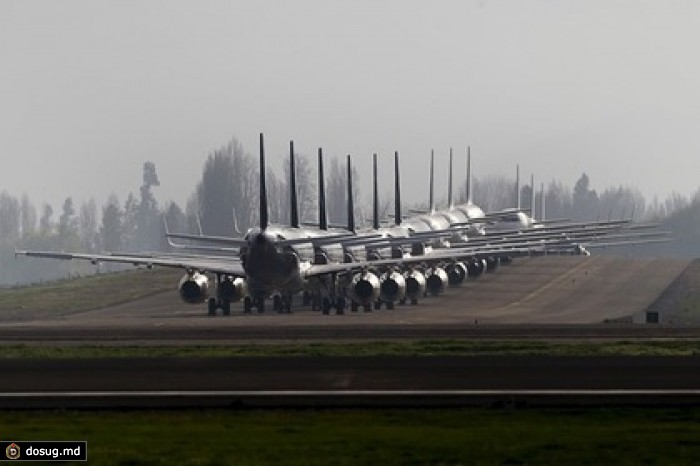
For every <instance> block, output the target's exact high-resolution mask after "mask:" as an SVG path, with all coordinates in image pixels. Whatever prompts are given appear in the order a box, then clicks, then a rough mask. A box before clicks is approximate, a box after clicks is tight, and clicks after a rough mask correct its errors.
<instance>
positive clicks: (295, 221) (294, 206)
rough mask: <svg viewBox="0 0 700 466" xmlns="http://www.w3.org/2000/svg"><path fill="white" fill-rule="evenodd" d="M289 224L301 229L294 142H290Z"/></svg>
mask: <svg viewBox="0 0 700 466" xmlns="http://www.w3.org/2000/svg"><path fill="white" fill-rule="evenodd" d="M289 202H290V204H291V205H290V208H291V210H290V213H289V224H290V225H291V226H292V227H293V228H299V201H298V200H297V171H296V164H295V161H294V141H289Z"/></svg>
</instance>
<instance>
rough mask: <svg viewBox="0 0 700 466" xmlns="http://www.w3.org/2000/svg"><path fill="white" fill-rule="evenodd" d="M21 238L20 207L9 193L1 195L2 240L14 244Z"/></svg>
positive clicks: (0, 227)
mask: <svg viewBox="0 0 700 466" xmlns="http://www.w3.org/2000/svg"><path fill="white" fill-rule="evenodd" d="M19 237H20V205H19V201H18V200H17V198H15V197H14V196H11V195H10V194H8V193H7V192H5V191H3V192H2V193H0V240H2V241H3V242H6V243H8V244H14V243H16V242H17V241H18V240H19Z"/></svg>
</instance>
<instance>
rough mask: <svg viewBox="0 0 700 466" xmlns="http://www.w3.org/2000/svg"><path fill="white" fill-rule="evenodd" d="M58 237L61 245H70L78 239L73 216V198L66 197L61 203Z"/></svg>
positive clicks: (76, 222)
mask: <svg viewBox="0 0 700 466" xmlns="http://www.w3.org/2000/svg"><path fill="white" fill-rule="evenodd" d="M58 236H59V237H60V238H61V242H62V243H63V245H67V244H70V243H71V242H72V241H73V240H75V239H77V238H78V219H77V218H76V215H75V207H73V198H71V197H67V198H66V200H65V201H63V210H62V212H61V216H60V217H59V219H58Z"/></svg>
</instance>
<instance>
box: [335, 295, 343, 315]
mask: <svg viewBox="0 0 700 466" xmlns="http://www.w3.org/2000/svg"><path fill="white" fill-rule="evenodd" d="M335 310H336V311H337V312H338V314H343V313H345V298H343V297H342V296H341V297H339V298H338V299H336V301H335Z"/></svg>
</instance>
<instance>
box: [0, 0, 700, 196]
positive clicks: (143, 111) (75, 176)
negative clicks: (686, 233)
mask: <svg viewBox="0 0 700 466" xmlns="http://www.w3.org/2000/svg"><path fill="white" fill-rule="evenodd" d="M698 25H700V3H698V2H695V1H690V0H689V1H668V0H663V1H662V0H659V1H640V0H629V1H608V0H605V1H604V0H598V1H596V0H581V1H544V0H512V1H491V0H483V1H466V0H459V1H447V0H441V1H415V0H397V1H377V0H372V1H368V0H365V1H363V0H354V1H343V2H341V1H328V0H318V1H310V0H295V1H293V2H292V1H281V0H279V1H247V2H243V1H240V2H239V1H230V0H225V1H177V0H163V1H128V0H126V1H122V0H120V1H116V0H115V1H111V2H107V1H95V0H87V1H74V0H62V1H53V0H41V1H40V0H17V1H14V0H0V67H1V68H0V70H1V72H0V84H1V85H0V157H1V160H2V170H1V171H0V190H3V189H5V190H8V191H9V192H11V193H13V194H16V195H19V194H21V193H22V192H26V193H27V194H29V195H30V196H31V198H32V199H33V200H34V201H35V202H36V203H37V204H38V203H40V202H42V201H45V200H50V201H51V202H52V203H53V204H54V206H55V207H56V206H58V207H60V202H62V199H64V198H65V197H66V196H69V195H71V196H73V197H74V198H76V199H78V200H84V199H86V198H87V197H89V196H90V195H94V196H95V197H96V199H97V200H98V201H99V202H100V203H102V202H104V200H106V198H107V196H108V195H109V194H110V193H112V192H114V193H116V194H118V195H119V197H120V200H122V201H123V200H124V197H125V195H126V193H127V192H128V191H134V192H135V193H137V192H138V185H139V183H140V179H141V170H142V164H143V162H144V161H145V160H151V161H153V162H155V164H156V167H157V170H158V173H159V177H160V181H161V187H160V188H159V189H158V191H157V195H158V198H159V199H160V200H161V201H165V200H168V199H174V200H176V201H178V202H180V203H181V204H184V201H185V200H186V198H187V197H188V196H189V195H190V193H191V192H192V190H193V188H194V186H195V184H196V182H197V181H198V180H199V179H200V177H201V170H202V166H203V163H204V160H205V158H206V156H207V154H208V153H209V152H210V151H211V150H212V149H214V148H216V147H219V146H221V145H223V144H225V143H226V142H227V141H228V140H229V138H230V137H231V136H232V135H235V136H237V137H238V138H239V140H240V141H241V142H242V143H243V144H244V145H245V146H246V148H247V149H248V150H249V151H250V152H251V153H253V154H257V137H258V133H259V132H264V133H265V136H266V142H267V150H268V154H270V156H271V159H272V163H273V164H274V165H275V167H276V168H277V169H279V166H280V164H281V160H282V158H283V157H286V151H287V147H288V141H289V139H294V140H295V142H296V147H297V148H298V150H299V151H301V152H306V153H309V154H314V153H315V151H316V148H317V147H319V146H322V147H323V148H324V151H325V152H326V153H328V154H337V155H345V154H347V153H350V154H352V155H353V156H354V160H355V163H357V164H359V165H360V167H359V169H360V173H361V175H362V177H363V178H364V179H365V180H368V179H369V178H370V171H369V168H370V157H371V153H372V152H379V153H380V154H382V155H383V156H384V157H385V158H386V160H383V163H382V169H383V174H384V176H387V177H390V176H391V172H390V168H389V167H390V163H389V160H388V158H389V156H390V155H391V154H392V153H393V151H394V150H399V151H400V152H401V154H402V160H403V169H402V180H403V185H404V191H405V198H406V199H407V200H408V201H409V202H411V201H417V200H421V199H423V198H424V196H425V193H426V192H427V181H426V180H425V174H426V172H427V168H428V162H427V160H428V155H429V153H430V149H431V148H435V150H436V153H437V155H438V161H439V162H440V161H442V162H444V163H443V164H442V165H440V166H439V167H438V170H437V176H438V177H441V178H439V179H444V176H445V175H444V173H445V164H446V161H447V151H448V148H449V147H450V146H453V147H454V148H455V150H456V155H457V159H456V163H457V165H456V169H457V170H458V171H459V173H460V174H461V173H463V170H464V161H463V158H464V153H465V148H466V146H467V145H468V144H471V146H472V154H473V157H474V165H475V167H474V169H475V172H476V174H477V175H486V174H505V175H508V176H512V174H513V173H514V171H515V169H514V166H515V164H516V163H517V162H519V163H520V164H521V169H522V173H523V174H525V175H526V176H527V179H529V174H530V173H531V172H534V173H535V174H536V177H537V179H538V180H541V179H545V180H549V179H551V178H553V177H554V178H558V179H561V180H563V181H565V182H567V183H568V184H570V185H573V183H574V182H575V180H576V179H577V178H578V176H579V175H580V174H581V173H582V172H584V171H585V172H587V173H588V174H589V176H590V177H591V181H592V184H593V187H594V188H597V189H602V188H604V187H605V186H608V185H612V184H615V185H617V184H625V185H635V186H637V187H639V188H640V189H641V190H642V192H643V193H644V194H645V195H648V196H651V195H653V194H659V195H660V196H661V197H665V196H666V194H668V193H670V192H671V191H673V190H675V191H677V192H680V193H684V194H690V193H692V192H694V191H695V190H696V189H697V188H698V186H700V182H699V181H698V172H699V170H698V169H699V168H700V159H699V158H698V156H697V155H698V153H699V151H700V131H698V127H697V126H698V123H699V122H700V60H698V52H699V50H698V48H699V45H698V44H700V32H699V31H700V28H699V27H698ZM455 182H456V183H458V185H459V186H461V184H459V183H461V178H460V180H459V181H457V180H455ZM537 184H538V185H539V182H538V183H537ZM443 189H444V188H443Z"/></svg>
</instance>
